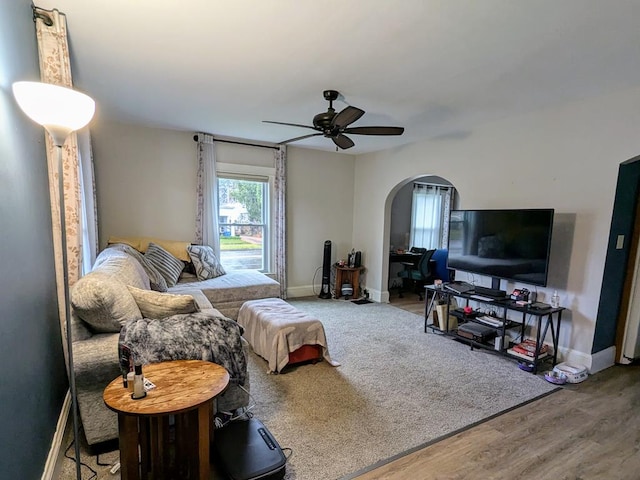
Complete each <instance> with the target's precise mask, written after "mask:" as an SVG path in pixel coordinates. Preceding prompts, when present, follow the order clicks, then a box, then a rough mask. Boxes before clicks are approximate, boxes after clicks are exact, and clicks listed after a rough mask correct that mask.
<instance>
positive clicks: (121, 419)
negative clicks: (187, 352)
mask: <svg viewBox="0 0 640 480" xmlns="http://www.w3.org/2000/svg"><path fill="white" fill-rule="evenodd" d="M143 373H144V376H145V377H147V378H148V379H149V380H151V381H152V382H153V383H154V384H155V385H156V388H154V389H152V390H150V391H149V392H147V396H146V397H144V398H142V399H139V400H133V399H132V398H131V392H130V391H129V390H128V389H126V388H124V387H123V386H122V377H118V378H116V379H115V380H113V381H112V382H111V383H110V384H109V385H108V386H107V388H105V390H104V393H103V399H104V403H105V404H106V405H107V407H109V408H110V409H111V410H113V411H114V412H116V413H117V414H118V436H119V444H120V464H121V477H122V480H132V479H135V480H138V479H145V480H147V479H152V478H153V479H156V478H158V479H159V478H180V479H187V478H188V479H198V480H209V477H210V465H209V448H210V441H211V436H212V435H210V426H211V422H212V410H213V402H212V400H213V399H214V398H215V397H216V396H217V395H219V394H220V393H222V392H223V391H224V389H225V388H227V385H228V384H229V373H228V372H227V370H226V369H225V368H224V367H222V366H220V365H217V364H215V363H211V362H205V361H202V360H175V361H171V362H162V363H155V364H150V365H145V366H144V369H143Z"/></svg>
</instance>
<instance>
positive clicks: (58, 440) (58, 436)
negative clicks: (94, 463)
mask: <svg viewBox="0 0 640 480" xmlns="http://www.w3.org/2000/svg"><path fill="white" fill-rule="evenodd" d="M69 412H71V393H70V392H69V390H67V395H66V396H65V397H64V402H63V403H62V410H61V411H60V417H59V418H58V424H57V425H56V431H55V433H54V434H53V441H52V442H51V448H50V449H49V455H48V456H47V461H46V463H45V464H44V471H43V472H42V479H41V480H53V478H54V477H53V476H54V474H55V471H56V462H57V461H58V457H59V456H60V449H61V447H62V441H63V440H64V431H65V428H66V426H67V420H68V418H69Z"/></svg>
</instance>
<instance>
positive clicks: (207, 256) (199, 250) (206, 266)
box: [187, 245, 227, 280]
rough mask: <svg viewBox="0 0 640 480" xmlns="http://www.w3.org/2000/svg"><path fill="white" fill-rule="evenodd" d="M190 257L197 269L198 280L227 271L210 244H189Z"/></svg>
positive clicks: (213, 276)
mask: <svg viewBox="0 0 640 480" xmlns="http://www.w3.org/2000/svg"><path fill="white" fill-rule="evenodd" d="M187 252H189V257H191V261H192V262H193V266H194V267H195V269H196V276H197V277H198V280H207V279H209V278H216V277H219V276H221V275H224V274H225V273H227V272H225V271H224V268H222V265H220V261H219V260H218V257H216V254H215V253H213V248H211V247H210V246H208V245H189V246H188V247H187Z"/></svg>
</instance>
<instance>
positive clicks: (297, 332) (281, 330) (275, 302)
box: [238, 298, 340, 373]
mask: <svg viewBox="0 0 640 480" xmlns="http://www.w3.org/2000/svg"><path fill="white" fill-rule="evenodd" d="M238 323H239V324H240V326H242V327H243V328H244V330H245V333H244V336H245V338H246V339H247V341H248V342H249V344H250V345H251V347H252V348H253V351H254V352H256V353H257V354H258V355H260V356H261V357H262V358H264V359H265V360H267V362H268V363H269V373H272V372H281V371H282V369H283V368H284V367H285V366H286V365H287V363H289V353H291V352H294V351H296V350H297V349H299V348H300V347H302V346H303V345H319V346H321V347H322V357H323V358H324V359H325V360H326V361H327V362H328V363H329V364H330V365H333V366H334V367H336V366H339V365H340V364H339V363H337V362H334V361H332V360H331V356H330V355H329V348H328V346H327V338H326V336H325V332H324V326H323V325H322V322H320V320H318V319H316V318H313V317H311V316H309V315H308V314H306V313H304V312H302V311H300V310H298V309H297V308H295V307H293V306H291V305H289V304H288V303H287V302H285V301H284V300H282V299H279V298H266V299H262V300H250V301H248V302H245V303H244V304H243V305H242V307H240V312H239V313H238Z"/></svg>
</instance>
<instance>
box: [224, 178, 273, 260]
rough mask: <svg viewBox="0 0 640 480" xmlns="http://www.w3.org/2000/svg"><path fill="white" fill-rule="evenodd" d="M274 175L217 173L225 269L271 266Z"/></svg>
mask: <svg viewBox="0 0 640 480" xmlns="http://www.w3.org/2000/svg"><path fill="white" fill-rule="evenodd" d="M272 183H273V182H272V177H268V176H266V177H261V176H255V175H247V174H238V173H228V172H227V173H225V172H218V223H219V225H218V226H219V229H220V262H221V263H222V265H223V266H224V267H225V268H226V269H231V270H237V269H255V270H260V271H262V272H269V271H270V267H271V225H270V223H271V215H270V208H271V201H270V199H271V191H272V188H271V185H272Z"/></svg>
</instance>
